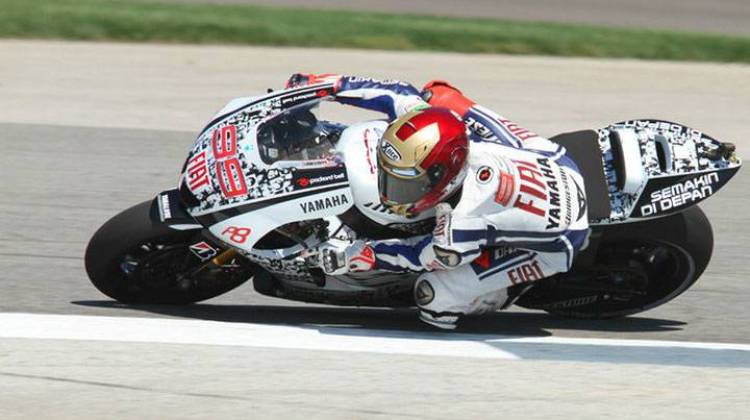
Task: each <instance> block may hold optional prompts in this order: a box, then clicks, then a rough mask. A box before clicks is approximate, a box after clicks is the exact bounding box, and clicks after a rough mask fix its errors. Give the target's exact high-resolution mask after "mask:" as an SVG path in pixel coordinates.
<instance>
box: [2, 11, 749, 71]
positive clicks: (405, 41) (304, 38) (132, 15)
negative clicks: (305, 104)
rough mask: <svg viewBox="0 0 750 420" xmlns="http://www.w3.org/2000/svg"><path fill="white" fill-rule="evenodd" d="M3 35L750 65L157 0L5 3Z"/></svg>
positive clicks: (703, 50)
mask: <svg viewBox="0 0 750 420" xmlns="http://www.w3.org/2000/svg"><path fill="white" fill-rule="evenodd" d="M0 37H6V38H36V39H39V38H42V39H73V40H112V41H135V42H152V41H156V42H180V43H214V44H216V43H218V44H248V45H283V46H302V47H346V48H373V49H389V50H429V51H455V52H466V53H506V54H540V55H557V56H583V57H631V58H642V59H659V60H691V61H721V62H743V63H748V62H750V38H741V37H731V36H721V35H704V34H694V33H680V32H667V31H655V30H643V29H620V28H606V27H596V26H588V25H570V24H555V23H533V22H532V23H529V22H511V21H497V20H489V19H458V18H442V17H430V16H413V15H395V14H383V13H360V12H344V11H316V10H299V9H285V8H271V7H259V6H245V5H221V6H216V5H202V4H174V3H172V4H160V3H158V1H150V0H140V1H122V0H33V1H29V0H0Z"/></svg>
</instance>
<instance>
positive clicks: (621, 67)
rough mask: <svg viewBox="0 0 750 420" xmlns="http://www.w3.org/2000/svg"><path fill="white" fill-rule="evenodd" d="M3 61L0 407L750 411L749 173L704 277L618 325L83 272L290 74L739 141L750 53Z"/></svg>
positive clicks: (74, 412) (391, 413)
mask: <svg viewBox="0 0 750 420" xmlns="http://www.w3.org/2000/svg"><path fill="white" fill-rule="evenodd" d="M415 57H416V58H417V60H415ZM0 62H2V63H4V64H3V66H0V80H2V82H0V147H1V148H2V150H3V153H2V155H0V170H1V171H2V178H1V179H0V180H1V182H2V183H1V184H0V188H1V191H0V193H1V194H2V197H3V200H2V201H0V216H1V219H2V220H3V222H2V225H1V226H2V228H1V229H2V234H3V235H2V236H3V239H4V241H3V242H2V244H1V245H0V286H1V287H2V289H1V293H0V417H2V418H33V417H40V416H46V417H49V416H51V415H52V414H55V415H56V417H60V418H73V417H76V418H82V417H83V418H89V417H101V416H102V415H112V416H117V417H123V418H144V417H145V418H156V417H159V418H167V417H173V418H177V417H181V418H205V417H219V416H230V415H231V416H237V415H241V414H243V413H245V414H248V415H250V414H253V415H255V416H258V417H262V418H266V417H272V416H274V417H276V416H282V415H283V416H290V415H291V416H292V417H315V418H372V417H388V418H390V417H419V418H455V417H466V418H477V417H487V416H491V415H499V414H498V413H502V414H503V415H504V416H508V417H510V418H517V417H524V418H550V417H555V416H556V415H559V416H568V417H570V416H576V417H577V418H598V417H600V416H601V415H602V414H607V415H608V416H610V417H615V418H628V417H635V416H644V415H645V416H647V417H650V418H706V417H708V416H709V415H710V416H711V417H713V418H743V417H745V418H746V417H747V414H748V407H747V400H748V397H750V395H748V391H747V389H748V385H750V359H748V356H747V354H748V352H747V351H745V350H742V349H744V348H745V347H737V346H743V345H744V346H747V345H748V344H749V343H750V339H749V338H748V331H749V330H750V328H748V325H750V323H749V322H748V321H749V319H748V314H747V303H748V302H750V292H748V287H747V280H748V278H750V276H749V275H748V274H749V271H750V269H749V268H748V266H747V265H746V264H743V261H744V260H745V259H746V257H745V255H746V254H747V251H748V245H747V239H746V238H748V237H750V236H749V235H748V233H750V232H749V230H750V228H749V227H748V222H749V221H750V217H749V216H748V215H747V211H746V210H745V209H747V208H748V206H750V203H749V202H748V201H749V199H748V195H747V190H748V186H749V184H750V175H747V174H746V172H745V171H744V170H743V171H741V172H740V173H739V174H738V175H737V177H736V178H735V179H734V180H733V181H732V182H731V183H730V184H729V185H728V186H727V187H725V189H723V190H722V191H721V192H720V193H718V194H717V196H716V197H713V198H712V199H710V200H709V201H708V202H707V203H706V204H705V205H704V206H703V208H704V209H705V211H706V212H707V214H708V216H709V218H710V219H711V221H712V223H713V226H714V230H715V241H716V247H715V251H714V257H713V260H712V262H711V264H710V266H709V268H708V270H707V271H706V273H705V274H704V275H703V277H702V279H701V280H700V281H699V283H698V284H697V285H696V286H695V287H694V288H692V289H691V290H690V291H688V292H687V293H685V294H684V295H683V296H681V297H680V298H678V299H677V300H675V301H674V302H672V303H670V304H667V305H665V306H663V307H661V308H658V309H655V310H652V311H649V312H646V313H643V314H640V315H637V316H634V317H630V318H626V319H623V320H615V321H607V322H604V321H595V322H587V321H571V320H564V319H558V318H554V317H551V316H547V315H545V314H543V313H537V312H528V311H515V310H514V311H509V312H504V313H498V314H494V315H492V316H489V317H485V318H482V319H475V320H472V321H470V322H469V323H468V324H467V326H466V328H465V329H464V330H463V331H462V332H460V333H454V334H450V333H436V332H432V331H431V330H429V329H428V328H427V327H425V326H422V325H420V324H419V323H418V322H417V321H416V320H415V314H414V312H413V311H410V310H405V311H390V310H381V309H367V308H332V307H325V306H311V305H301V304H295V303H293V302H287V301H280V300H276V299H271V298H265V297H262V296H258V295H257V294H255V293H254V292H252V288H251V287H250V286H249V285H246V286H244V287H241V288H239V289H237V290H235V291H233V292H230V293H228V294H227V295H225V296H222V297H219V298H217V299H213V300H210V301H208V302H205V303H203V304H199V305H192V306H186V307H171V306H160V305H152V306H123V305H118V304H116V303H114V302H112V301H110V300H108V299H107V298H106V297H104V296H103V295H101V294H99V293H98V292H97V291H96V290H95V289H94V288H93V287H92V286H90V285H89V283H88V280H87V279H86V275H85V272H84V269H83V260H82V255H83V250H84V248H85V245H86V242H87V241H88V239H89V237H90V236H91V234H92V233H93V232H94V231H95V230H96V228H97V227H98V226H100V225H101V224H102V223H103V222H104V221H105V220H106V219H107V218H109V217H111V216H112V215H113V214H115V213H117V212H118V211H120V210H122V209H123V208H125V207H127V206H129V205H132V204H135V203H138V202H140V201H143V200H147V199H149V198H151V197H153V196H154V195H155V194H156V193H158V192H159V191H161V190H163V189H166V188H170V187H171V186H172V185H174V183H175V182H176V179H177V175H178V171H179V167H180V165H181V163H182V160H183V159H184V155H185V152H186V150H187V148H188V147H189V146H190V144H191V142H192V139H193V137H194V135H195V133H196V132H197V130H199V129H200V126H201V124H202V122H204V121H206V120H208V119H209V118H210V116H211V114H212V113H213V112H214V111H215V110H217V109H218V108H220V107H221V106H222V105H223V104H224V103H225V102H226V101H227V100H229V99H230V98H231V97H233V96H240V95H243V94H251V93H255V92H262V91H263V90H264V89H265V88H266V87H278V86H280V85H282V84H283V80H284V79H285V78H286V76H287V75H288V74H289V73H291V72H293V71H296V70H298V69H301V70H319V71H330V70H340V71H342V72H347V73H353V74H365V75H373V76H378V77H389V76H390V77H401V78H403V79H405V80H410V81H412V82H414V83H422V82H424V81H426V80H427V78H429V77H430V76H433V77H436V76H438V75H442V76H443V77H445V78H447V79H450V80H452V81H454V82H455V83H456V84H457V85H459V86H461V87H463V88H464V89H465V92H466V93H467V94H468V95H470V96H472V97H475V98H476V99H477V100H478V101H479V102H481V103H483V104H485V105H486V106H488V107H491V108H494V109H498V110H500V111H501V112H502V113H503V114H505V115H507V116H509V117H511V118H514V119H515V120H517V121H518V122H519V123H521V124H523V125H526V126H529V127H531V128H533V129H536V130H538V131H539V132H540V133H541V134H543V135H553V134H555V133H557V132H561V131H567V130H572V129H576V128H587V127H598V126H601V125H605V124H607V123H609V122H612V121H615V120H619V119H625V118H630V117H645V116H656V117H662V118H665V119H673V120H676V121H680V122H683V123H685V124H688V125H691V126H694V127H697V128H701V129H704V130H705V131H706V132H708V133H710V134H713V135H714V136H716V137H718V138H720V139H722V140H725V141H734V142H735V143H737V144H738V148H739V150H740V154H741V155H742V156H745V157H748V156H750V153H748V152H747V150H750V142H748V141H747V140H746V137H744V136H745V134H746V133H747V129H746V128H745V124H746V122H747V115H748V106H747V104H748V103H750V102H749V100H750V90H749V89H747V86H748V85H750V68H748V67H747V66H739V65H711V64H686V63H680V64H672V63H654V62H640V61H632V60H618V61H597V60H579V59H574V60H564V59H546V58H539V57H502V56H496V57H490V56H469V55H460V54H453V55H452V54H415V53H386V52H353V51H335V52H332V51H326V50H297V49H270V48H221V47H186V46H134V45H127V44H118V45H115V44H90V43H50V42H20V41H3V42H0ZM216 63H231V64H232V65H229V66H216V65H215V64H216ZM383 63H387V66H384V65H383ZM469 63H470V66H471V69H472V71H470V72H468V71H466V68H467V67H468V66H469ZM425 68H429V69H430V71H429V72H431V73H433V74H428V75H425V74H424V73H425V71H424V69H425ZM53 70H54V71H53ZM331 112H332V115H333V116H340V117H341V118H344V119H351V118H355V117H356V116H357V115H360V116H361V115H362V114H356V113H352V112H349V111H347V112H341V111H338V110H335V109H334V110H332V111H331ZM144 128H145V129H144ZM17 313H21V314H38V315H35V316H31V315H21V316H17V315H14V314H17ZM45 314H50V315H54V316H52V317H47V315H45ZM58 315H62V317H57V316H58ZM73 315H84V317H82V318H78V317H74V316H73ZM128 320H130V321H128ZM186 322H187V323H188V324H185V323H186ZM160 331H161V333H160ZM222 334H225V335H222ZM246 336H249V337H251V338H253V339H252V340H250V342H247V341H241V340H240V341H233V340H237V337H246ZM264 337H265V338H264ZM509 337H521V338H523V339H524V340H539V341H538V342H514V341H512V340H511V339H510V338H509ZM575 339H580V340H589V341H582V342H577V344H576V346H577V347H576V346H573V347H571V343H576V342H575ZM603 339H612V340H623V339H625V340H650V341H653V340H659V341H662V340H670V341H677V342H680V343H681V344H674V345H669V346H668V349H669V351H667V352H666V353H665V352H664V350H663V349H662V350H659V349H658V348H657V347H658V345H657V344H653V343H651V344H649V343H645V344H644V346H646V347H644V348H643V349H641V350H639V351H635V350H633V351H630V350H623V348H622V347H619V346H609V347H602V346H601V344H602V343H601V340H603ZM253 340H254V341H253ZM544 340H547V341H544ZM650 341H649V342H650ZM612 342H613V341H607V343H612ZM631 342H632V341H631ZM704 342H713V343H728V344H726V345H725V346H724V347H721V349H720V350H717V349H713V348H711V349H707V348H704V347H705V346H704V345H703V344H700V343H704ZM731 343H736V344H731ZM689 345H695V346H698V347H699V348H682V347H684V346H689ZM365 346H371V347H370V348H364V347H365ZM680 346H682V347H680ZM701 346H703V347H701ZM733 348H735V350H732V349H733ZM518 358H520V359H523V360H515V359H518ZM623 401H632V402H634V403H633V404H627V405H624V404H622V403H623ZM530 407H533V408H534V410H530Z"/></svg>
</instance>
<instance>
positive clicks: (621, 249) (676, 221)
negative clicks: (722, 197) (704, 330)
mask: <svg viewBox="0 0 750 420" xmlns="http://www.w3.org/2000/svg"><path fill="white" fill-rule="evenodd" d="M602 230H603V232H602V237H601V242H600V243H599V246H598V247H597V248H596V257H595V261H596V264H598V265H600V266H610V267H611V266H613V265H618V264H619V265H621V266H622V267H624V270H633V272H637V273H639V275H640V280H638V281H636V283H638V282H640V283H641V285H640V287H635V288H634V289H638V290H639V291H640V292H641V294H623V295H620V296H617V294H616V293H614V294H613V293H596V292H595V291H591V290H589V291H576V290H571V289H569V288H567V287H565V282H566V281H570V279H572V278H575V276H576V275H580V271H579V272H578V273H576V267H575V266H574V267H573V270H572V271H571V272H570V273H565V274H562V275H559V276H556V277H557V278H556V279H552V280H551V282H550V283H548V284H547V285H546V286H545V285H540V286H542V287H540V288H539V289H537V288H536V287H535V288H532V289H531V290H530V291H529V293H528V295H524V296H522V297H521V298H520V299H519V300H518V301H517V302H516V303H517V304H518V305H520V306H524V307H527V308H533V309H544V310H545V311H547V312H549V313H551V314H555V315H560V316H564V317H570V318H582V319H607V318H619V317H623V316H627V315H632V314H635V313H639V312H643V311H645V310H648V309H652V308H655V307H657V306H660V305H663V304H664V303H667V302H669V301H670V300H672V299H674V298H676V297H677V296H679V295H680V294H682V293H684V292H685V291H686V290H687V289H689V288H690V287H691V286H692V285H693V284H695V282H696V281H697V280H698V278H699V277H700V276H701V274H703V271H704V270H705V269H706V267H707V266H708V263H709V261H710V260H711V254H712V252H713V231H712V229H711V224H710V223H709V221H708V219H707V218H706V215H705V214H704V213H703V211H702V210H701V209H700V208H699V207H697V206H694V207H691V208H689V209H687V210H685V211H684V212H681V213H678V214H674V215H671V216H667V217H662V218H658V219H652V220H647V221H643V222H637V223H626V224H621V225H612V226H605V227H603V228H602ZM643 250H646V251H645V252H644V251H643ZM639 252H640V254H638V253H639ZM636 258H637V259H636ZM633 267H636V268H633ZM550 285H551V286H550ZM535 289H536V290H535ZM555 294H556V296H555Z"/></svg>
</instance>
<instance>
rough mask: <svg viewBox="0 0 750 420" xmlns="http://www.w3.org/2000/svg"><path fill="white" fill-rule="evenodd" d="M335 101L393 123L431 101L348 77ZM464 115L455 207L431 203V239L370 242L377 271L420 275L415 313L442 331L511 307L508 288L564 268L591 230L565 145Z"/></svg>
mask: <svg viewBox="0 0 750 420" xmlns="http://www.w3.org/2000/svg"><path fill="white" fill-rule="evenodd" d="M336 100H337V101H338V102H341V103H345V104H350V105H354V106H357V107H362V108H366V109H370V110H375V111H380V112H383V113H385V114H387V115H388V117H389V118H390V119H395V118H397V117H398V116H400V115H402V114H404V113H406V112H409V111H412V110H415V109H419V108H420V107H427V106H429V105H428V104H427V103H426V102H424V101H423V100H422V98H421V96H420V92H419V91H418V90H417V89H415V88H414V87H413V86H412V85H410V84H408V83H404V82H400V81H378V80H374V79H370V78H361V77H348V76H343V77H341V78H340V79H339V83H338V91H337V98H336ZM462 111H463V112H461V114H463V115H462V117H463V120H464V122H465V124H466V126H467V128H468V130H469V133H470V136H469V139H470V145H469V154H468V163H467V165H468V172H467V175H466V178H465V181H464V184H463V188H462V190H461V196H460V200H459V201H458V203H457V204H456V205H455V207H454V208H453V209H452V210H451V209H450V206H448V205H447V204H441V205H439V206H438V209H437V220H436V228H435V230H434V232H433V234H431V235H426V236H419V237H414V238H409V239H406V240H404V239H397V240H383V241H373V242H371V243H370V245H371V247H372V249H373V250H374V251H375V266H374V268H375V269H378V270H389V271H405V270H411V271H418V272H423V274H421V276H420V277H419V279H418V280H417V283H416V285H415V296H416V302H417V304H418V305H419V308H420V309H421V317H422V319H423V320H425V321H427V322H429V323H432V324H434V325H437V326H440V327H445V328H452V327H453V325H454V324H455V322H456V320H457V319H458V317H459V316H460V315H464V314H476V313H483V312H487V311H492V310H496V309H498V308H501V307H503V306H504V305H505V304H506V303H508V304H509V303H510V302H508V300H509V299H508V295H507V293H506V288H507V287H509V286H511V285H514V284H519V283H525V282H532V281H535V280H539V279H542V278H544V277H548V276H551V275H553V274H555V273H559V272H565V271H568V270H569V269H570V267H571V264H572V262H573V258H574V257H575V255H576V252H577V251H578V250H579V249H581V247H582V246H583V244H584V242H585V241H586V237H587V234H588V218H587V214H586V196H585V191H584V189H583V185H584V184H583V179H582V177H581V174H580V172H579V170H578V167H577V166H576V164H575V163H574V162H573V161H572V160H571V159H570V158H569V157H568V156H566V154H565V149H564V148H563V147H562V146H560V145H557V144H555V143H553V142H551V141H549V140H547V139H545V138H543V137H540V136H538V135H537V134H535V133H533V132H531V131H529V130H526V129H524V128H522V127H520V126H518V125H517V124H515V123H513V122H511V121H510V120H508V119H506V118H504V117H501V116H499V115H497V114H495V113H493V112H492V111H490V110H488V109H486V108H484V107H482V106H479V105H476V104H472V105H471V106H469V107H467V108H466V109H463V110H462Z"/></svg>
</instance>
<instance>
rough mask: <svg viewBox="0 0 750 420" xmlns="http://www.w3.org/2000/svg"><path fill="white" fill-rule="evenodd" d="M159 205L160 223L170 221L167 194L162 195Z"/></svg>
mask: <svg viewBox="0 0 750 420" xmlns="http://www.w3.org/2000/svg"><path fill="white" fill-rule="evenodd" d="M159 204H160V205H161V216H162V221H164V220H167V219H171V218H172V209H171V208H170V206H169V196H168V195H167V194H163V195H162V196H161V197H160V198H159Z"/></svg>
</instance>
